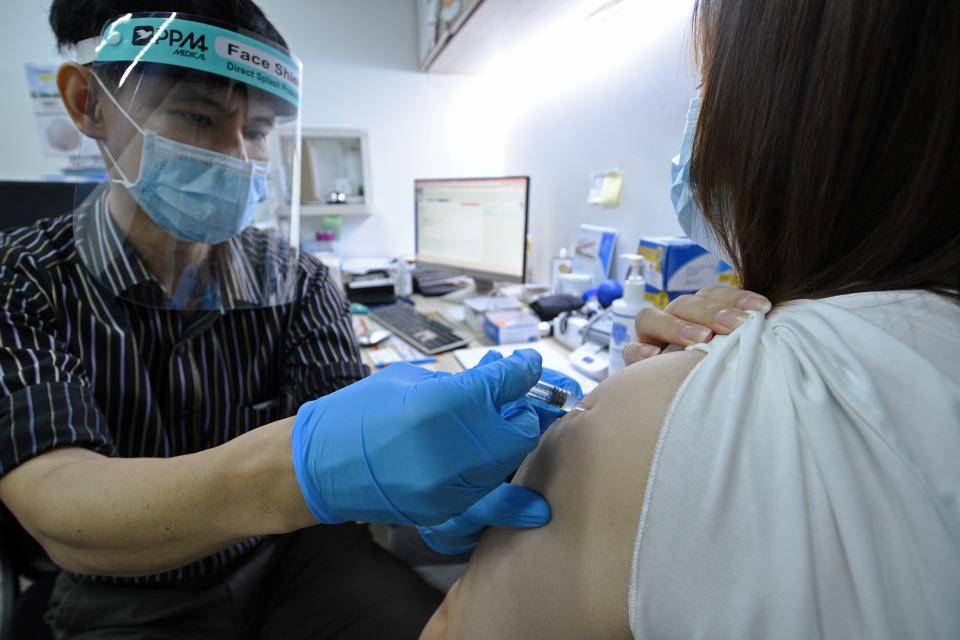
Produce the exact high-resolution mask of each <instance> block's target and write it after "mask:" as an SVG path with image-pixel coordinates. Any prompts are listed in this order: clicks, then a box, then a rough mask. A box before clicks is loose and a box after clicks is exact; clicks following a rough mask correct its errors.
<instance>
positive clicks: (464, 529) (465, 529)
mask: <svg viewBox="0 0 960 640" xmlns="http://www.w3.org/2000/svg"><path fill="white" fill-rule="evenodd" d="M548 522H550V505H548V504H547V501H546V500H544V499H543V498H542V497H541V496H540V495H539V494H536V493H534V492H533V491H530V490H529V489H525V488H523V487H521V486H519V485H515V484H506V483H504V484H501V485H500V486H499V487H497V488H496V489H494V490H493V491H492V492H490V493H488V494H487V495H486V497H484V498H483V499H482V500H480V502H477V503H476V504H475V505H473V506H472V507H470V508H469V509H467V512H466V513H464V514H463V515H460V516H456V517H454V518H451V519H449V520H447V521H446V522H444V523H443V524H440V525H437V526H435V527H418V530H419V531H420V536H421V537H422V538H423V540H424V542H426V543H427V544H428V545H429V546H430V548H431V549H433V550H434V551H436V552H438V553H445V554H448V555H459V554H461V553H466V552H467V551H470V550H471V549H473V548H474V547H475V546H477V543H478V542H480V536H481V535H482V534H483V530H484V529H486V528H487V527H488V526H493V527H510V528H515V529H535V528H537V527H542V526H543V525H545V524H547V523H548Z"/></svg>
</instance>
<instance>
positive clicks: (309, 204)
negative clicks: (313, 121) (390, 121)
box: [280, 128, 373, 216]
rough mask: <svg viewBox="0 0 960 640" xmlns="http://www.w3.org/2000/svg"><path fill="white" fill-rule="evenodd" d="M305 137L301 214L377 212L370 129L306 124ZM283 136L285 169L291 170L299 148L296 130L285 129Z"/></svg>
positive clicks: (324, 214)
mask: <svg viewBox="0 0 960 640" xmlns="http://www.w3.org/2000/svg"><path fill="white" fill-rule="evenodd" d="M301 138H302V147H301V183H300V184H301V187H300V213H301V215H305V216H310V215H320V216H329V215H366V214H370V213H373V185H372V184H371V179H370V142H369V139H368V136H367V132H366V131H365V130H363V129H320V128H304V129H303V131H302V134H301ZM280 140H281V145H282V147H283V150H282V152H283V158H284V169H285V170H287V171H289V168H290V166H291V164H292V158H293V155H294V153H295V149H296V145H295V144H294V142H295V138H294V133H293V132H292V131H291V132H288V133H283V134H281V138H280Z"/></svg>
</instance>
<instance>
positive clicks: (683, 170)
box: [670, 96, 732, 264]
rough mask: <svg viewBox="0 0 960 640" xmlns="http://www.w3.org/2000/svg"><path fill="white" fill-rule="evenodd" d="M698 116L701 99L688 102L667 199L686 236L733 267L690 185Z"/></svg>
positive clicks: (697, 98) (698, 97) (671, 172)
mask: <svg viewBox="0 0 960 640" xmlns="http://www.w3.org/2000/svg"><path fill="white" fill-rule="evenodd" d="M699 117H700V96H697V97H695V98H693V99H692V100H690V108H689V110H688V111H687V126H686V127H685V128H684V130H683V142H681V144H680V154H679V155H678V156H676V157H674V159H673V166H672V167H671V170H670V175H671V178H672V180H673V185H672V186H671V187H670V198H671V199H672V200H673V208H674V210H675V211H676V212H677V221H678V222H679V223H680V228H681V229H683V231H684V233H686V234H687V237H688V238H690V239H691V240H693V241H694V242H696V243H697V244H698V245H700V246H701V247H703V248H704V249H706V250H707V251H709V252H710V253H712V254H714V255H717V256H720V258H721V259H722V260H723V261H724V262H726V263H728V264H732V261H731V260H730V256H729V255H727V252H726V250H725V249H724V248H723V245H721V244H720V242H719V241H718V240H717V236H716V234H715V233H714V232H713V229H712V228H711V227H710V225H709V224H708V223H707V220H706V218H704V216H703V210H702V209H701V208H700V204H699V203H698V202H697V200H696V198H694V196H693V188H692V187H691V185H690V158H691V156H692V155H693V137H694V134H695V133H696V131H697V119H698V118H699Z"/></svg>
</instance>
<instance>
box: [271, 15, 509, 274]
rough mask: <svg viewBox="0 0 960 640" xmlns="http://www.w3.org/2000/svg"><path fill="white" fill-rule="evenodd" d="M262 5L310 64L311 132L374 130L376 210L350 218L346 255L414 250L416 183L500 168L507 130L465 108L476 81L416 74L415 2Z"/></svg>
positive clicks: (307, 101) (307, 114)
mask: <svg viewBox="0 0 960 640" xmlns="http://www.w3.org/2000/svg"><path fill="white" fill-rule="evenodd" d="M259 4H260V6H261V7H262V8H263V10H264V12H265V13H266V14H267V16H268V17H269V18H270V19H271V20H272V21H273V22H274V24H276V25H277V28H278V29H280V31H281V32H282V33H283V34H284V37H285V38H286V39H287V40H288V42H289V44H290V48H291V49H292V50H293V51H294V52H295V53H296V54H297V55H298V56H299V57H300V58H301V60H303V62H304V98H303V104H304V107H303V123H304V126H315V127H347V128H362V129H367V131H368V132H369V138H370V148H371V153H370V155H371V161H372V162H371V173H372V182H373V198H374V205H375V209H376V214H375V215H372V216H370V217H368V218H362V219H355V218H350V217H345V218H344V240H343V244H342V250H343V252H344V254H345V255H347V256H371V255H381V256H383V255H400V254H411V253H412V252H413V249H414V230H413V181H414V179H415V178H429V177H443V176H457V175H468V176H472V175H498V174H500V173H502V172H503V166H504V146H503V137H504V133H505V132H502V131H493V132H491V131H488V130H485V129H484V127H483V126H477V124H476V123H471V122H470V121H469V119H467V118H462V117H461V115H460V112H459V107H460V103H459V100H458V96H459V95H460V94H461V93H462V92H463V91H464V90H465V88H466V87H468V86H469V85H470V84H471V83H473V82H474V80H473V79H472V78H467V77H458V76H433V75H427V74H423V73H420V72H419V71H418V70H417V69H418V65H417V25H416V5H415V0H321V1H318V0H313V1H311V2H303V1H301V0H260V2H259ZM491 134H492V135H491ZM304 224H305V225H309V224H310V222H309V220H306V221H305V223H304Z"/></svg>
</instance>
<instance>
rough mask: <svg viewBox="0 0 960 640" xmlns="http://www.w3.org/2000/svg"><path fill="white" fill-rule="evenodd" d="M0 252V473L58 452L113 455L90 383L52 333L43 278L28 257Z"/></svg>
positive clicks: (52, 315)
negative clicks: (75, 449)
mask: <svg viewBox="0 0 960 640" xmlns="http://www.w3.org/2000/svg"><path fill="white" fill-rule="evenodd" d="M13 251H15V249H14V250H13ZM5 252H6V255H3V256H2V258H3V259H2V261H0V395H2V399H0V476H2V475H5V474H6V473H8V472H10V471H11V470H12V469H14V468H16V467H17V466H18V465H20V464H22V463H24V462H26V461H27V460H29V459H31V458H34V457H36V456H38V455H40V454H42V453H45V452H47V451H50V450H51V449H54V448H57V447H67V446H80V447H85V448H88V449H91V450H93V451H96V452H98V453H102V454H104V455H112V454H113V453H114V446H113V443H112V441H111V438H110V436H109V435H108V434H107V431H106V425H105V423H104V419H103V415H102V414H101V412H100V410H99V409H98V408H97V405H96V403H95V401H94V397H93V393H92V391H91V385H90V381H89V378H88V376H87V375H86V373H85V371H84V369H83V365H82V363H81V362H80V360H79V359H78V358H77V357H76V356H74V355H71V354H70V353H69V352H68V350H67V349H66V348H65V346H64V344H63V340H62V337H61V336H58V335H57V320H56V318H57V314H56V312H55V310H54V308H53V305H52V303H51V300H50V298H49V296H48V294H47V293H46V291H49V290H50V289H49V287H48V286H47V285H48V284H50V283H46V282H44V280H45V278H46V275H45V274H44V273H43V271H42V270H40V269H38V268H37V267H36V265H34V264H32V260H31V259H30V258H29V257H23V254H21V258H20V259H17V258H16V257H15V256H11V249H9V248H7V249H5ZM0 253H4V251H0Z"/></svg>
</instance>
